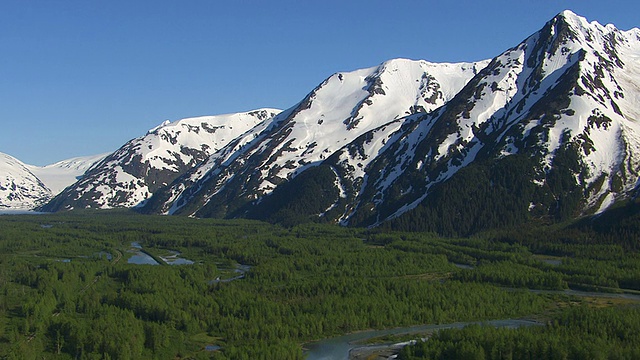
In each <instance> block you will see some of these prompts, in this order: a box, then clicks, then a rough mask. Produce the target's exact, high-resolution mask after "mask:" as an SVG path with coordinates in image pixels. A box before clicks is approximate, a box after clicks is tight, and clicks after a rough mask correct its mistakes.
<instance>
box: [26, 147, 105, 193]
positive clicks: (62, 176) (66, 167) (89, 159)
mask: <svg viewBox="0 0 640 360" xmlns="http://www.w3.org/2000/svg"><path fill="white" fill-rule="evenodd" d="M107 155H109V153H106V154H99V155H90V156H80V157H75V158H71V159H67V160H62V161H58V162H57V163H54V164H51V165H46V166H34V165H27V168H28V169H29V170H30V171H31V172H32V173H33V174H34V175H35V176H37V177H38V179H40V180H41V181H42V182H43V183H44V184H45V185H46V186H47V188H49V190H51V195H52V196H56V195H58V194H59V193H60V192H61V191H62V190H64V189H65V188H66V187H67V186H69V185H71V184H73V183H75V182H76V181H78V179H80V178H81V177H82V176H83V175H84V173H85V172H87V170H89V169H90V168H91V167H92V166H93V165H96V164H97V163H99V162H100V161H102V160H103V159H104V158H105V157H107Z"/></svg>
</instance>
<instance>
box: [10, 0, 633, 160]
mask: <svg viewBox="0 0 640 360" xmlns="http://www.w3.org/2000/svg"><path fill="white" fill-rule="evenodd" d="M639 3H640V2H638V1H631V0H629V1H616V0H610V1H607V2H604V1H591V0H581V1H552V0H536V1H519V0H516V1H513V0H510V1H477V0H476V1H417V0H394V1H391V0H389V1H377V0H368V1H364V0H362V1H360V0H357V1H349V0H342V1H334V0H324V1H300V0H297V1H284V0H274V1H258V0H256V1H251V0H233V1H215V0H208V1H205V0H185V1H177V0H175V1H168V0H153V1H142V0H139V1H135V0H128V1H120V0H109V1H106V0H101V1H98V0H82V1H74V0H28V1H25V0H2V1H1V2H0V49H1V50H0V51H1V53H0V124H1V126H0V152H4V153H7V154H9V155H12V156H14V157H16V158H18V159H20V160H22V161H23V162H26V163H28V164H34V165H45V164H49V163H53V162H55V161H59V160H63V159H67V158H70V157H75V156H82V155H92V154H98V153H104V152H110V151H113V150H116V149H117V148H118V147H120V146H121V145H123V144H124V143H125V142H126V141H128V140H130V139H132V138H134V137H137V136H141V135H143V134H145V132H146V131H147V130H148V129H150V128H152V127H155V126H156V125H158V124H160V123H161V122H162V121H164V120H171V121H174V120H178V119H181V118H185V117H192V116H199V115H215V114H223V113H231V112H239V111H246V110H251V109H255V108H260V107H275V108H282V109H285V108H288V107H290V106H293V105H295V103H297V102H298V101H300V100H301V99H302V98H303V97H304V96H305V95H306V94H307V93H308V92H309V91H311V90H312V89H313V88H314V87H315V86H316V85H318V84H319V83H320V82H322V80H324V79H325V78H326V77H328V76H329V75H331V74H332V73H334V72H338V71H350V70H355V69H359V68H364V67H370V66H375V65H377V64H379V63H381V62H383V61H386V60H389V59H392V58H398V57H403V58H410V59H424V60H429V61H434V62H458V61H474V60H481V59H486V58H491V57H493V56H496V55H498V54H499V53H501V52H502V51H504V50H506V49H508V48H510V47H512V46H515V45H517V44H518V43H519V42H520V41H522V40H524V38H526V37H527V36H529V35H530V34H532V33H533V32H535V31H537V30H538V29H540V28H541V27H542V26H543V25H544V23H545V22H546V21H548V20H549V19H551V18H552V17H553V16H554V15H556V14H557V13H559V12H560V11H562V10H564V9H571V10H573V11H574V12H576V13H577V14H579V15H582V16H585V17H586V18H587V19H588V20H589V21H593V20H597V21H598V22H600V23H602V24H607V23H613V24H615V25H616V26H617V27H618V28H620V29H623V30H627V29H629V28H632V27H640V17H639V16H638V14H640V4H639Z"/></svg>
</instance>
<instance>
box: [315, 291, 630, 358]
mask: <svg viewBox="0 0 640 360" xmlns="http://www.w3.org/2000/svg"><path fill="white" fill-rule="evenodd" d="M529 291H531V292H533V293H538V294H563V295H569V296H580V297H604V298H618V299H627V300H633V301H638V302H640V295H637V294H629V293H602V292H588V291H578V290H559V291H554V290H529ZM471 324H485V325H491V326H495V327H507V328H516V327H521V326H536V325H542V324H541V323H538V322H534V321H530V320H514V319H506V320H491V321H484V322H460V323H452V324H443V325H419V326H411V327H405V328H396V329H386V330H371V331H361V332H356V333H352V334H347V335H343V336H338V337H334V338H329V339H324V340H320V341H315V342H311V343H307V344H305V345H304V348H305V349H306V351H305V354H306V355H307V360H348V359H349V352H350V351H352V350H353V349H362V348H365V347H366V345H363V342H365V341H367V340H369V339H373V338H377V337H381V336H385V335H400V334H420V333H425V332H431V331H434V330H441V329H451V328H463V327H465V326H467V325H471ZM417 337H418V336H416V338H417ZM387 345H392V344H387ZM373 347H375V348H384V346H379V345H375V346H372V348H373Z"/></svg>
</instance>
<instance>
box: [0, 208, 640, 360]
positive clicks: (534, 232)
mask: <svg viewBox="0 0 640 360" xmlns="http://www.w3.org/2000/svg"><path fill="white" fill-rule="evenodd" d="M596 225H597V224H596ZM596 225H593V226H592V225H589V226H586V225H580V224H577V225H575V226H573V227H570V228H560V227H556V228H543V227H539V228H535V227H529V228H527V229H525V230H520V231H501V232H492V233H486V234H482V235H478V236H476V237H472V238H464V239H447V238H440V237H438V236H436V235H433V234H427V233H400V232H385V231H381V230H364V229H353V228H340V227H336V226H331V225H320V224H306V225H298V226H294V227H290V228H283V227H280V226H276V225H270V224H266V223H262V222H257V221H248V220H212V219H191V218H184V217H162V216H144V215H138V214H135V213H132V212H129V211H100V212H95V211H86V212H85V211H82V212H73V213H66V214H51V215H29V216H24V215H13V216H0V291H1V292H2V297H1V298H0V299H1V300H0V358H7V359H35V358H38V359H40V358H48V359H76V358H77V359H94V358H95V359H116V358H118V359H128V358H156V359H167V358H190V359H191V358H213V359H303V358H304V353H303V351H302V345H303V344H304V343H306V342H308V341H311V340H317V339H323V338H326V337H331V336H335V335H341V334H345V333H349V332H353V331H358V330H364V329H382V328H391V327H400V326H409V325H417V324H435V323H451V322H460V321H475V320H489V319H506V318H517V317H528V318H536V319H542V320H544V321H549V322H550V323H551V324H552V326H549V327H535V328H531V329H529V328H525V329H518V330H517V331H519V332H522V335H517V334H520V333H517V334H516V335H511V334H515V333H511V332H509V331H516V330H502V329H501V330H491V331H485V329H482V330H477V329H476V328H474V327H472V328H470V329H468V330H463V331H466V332H468V333H469V334H470V335H469V334H467V333H464V332H463V333H461V334H462V335H458V334H457V333H456V332H454V331H446V332H444V331H443V332H441V333H439V334H438V335H436V337H439V336H442V339H443V340H442V341H443V343H447V342H449V341H453V340H449V338H446V337H445V336H461V337H465V338H473V336H479V335H477V334H483V333H486V334H487V335H486V336H487V339H488V340H487V342H489V341H490V340H491V341H494V342H495V341H503V342H505V343H507V342H508V341H511V340H509V339H510V338H509V337H512V338H513V339H518V338H519V337H520V338H526V337H527V336H531V337H539V338H541V339H546V338H547V337H548V338H549V339H551V338H553V339H556V340H553V341H560V342H562V341H565V340H563V339H567V338H572V336H583V334H584V332H585V331H586V332H587V333H588V334H591V335H590V336H584V338H585V340H584V346H582V345H579V344H578V345H576V346H577V347H576V349H567V351H569V353H570V354H574V353H573V352H571V351H574V350H575V351H578V350H580V351H589V349H591V348H590V347H587V345H588V344H591V345H593V344H599V343H596V342H594V341H590V342H589V339H592V338H599V339H602V340H600V342H605V341H607V340H608V339H612V338H614V335H612V334H615V336H618V338H620V339H621V340H620V342H612V345H611V346H615V345H618V347H617V349H619V351H620V354H621V356H622V357H621V358H625V357H627V358H630V357H633V356H631V355H634V354H635V353H633V351H632V349H631V348H630V347H629V346H627V345H628V344H631V343H632V342H633V341H636V340H637V339H638V333H640V322H639V321H637V320H636V319H638V318H640V315H638V310H637V309H636V308H635V307H634V306H633V304H635V303H634V302H633V301H616V300H599V301H592V300H589V299H584V298H575V297H570V296H568V295H564V294H562V293H555V292H552V291H548V290H550V289H551V290H563V289H566V288H568V287H571V288H582V289H591V290H600V291H609V292H623V291H627V290H625V289H635V290H640V261H639V259H638V253H637V252H636V251H635V250H634V249H633V248H631V247H630V246H628V244H627V242H626V240H624V239H623V240H622V241H621V242H619V243H617V242H616V241H614V240H611V239H610V240H606V241H603V242H598V239H600V238H599V237H598V236H599V235H598V234H605V232H604V231H600V230H599V229H600V228H598V227H597V226H596ZM628 231H630V234H631V233H632V230H628ZM592 235H593V236H595V238H594V237H592ZM603 236H604V235H603ZM559 238H561V239H562V240H561V241H557V240H558V239H559ZM132 242H138V243H140V244H141V245H142V246H143V247H144V249H145V251H147V252H148V253H149V254H152V255H154V256H155V257H157V256H158V255H159V256H164V255H166V254H169V253H170V251H171V250H173V251H179V252H180V253H181V255H180V256H181V257H183V258H187V259H190V260H193V261H194V262H195V263H194V264H193V265H174V266H170V265H166V264H164V265H160V266H151V265H136V264H129V263H128V262H127V260H128V258H129V257H131V256H132V253H131V252H129V250H130V248H131V243H132ZM107 253H108V254H110V255H111V259H108V258H107V256H106V254H107ZM542 255H544V256H542ZM548 259H552V260H554V261H553V262H552V263H548V262H545V260H548ZM240 264H242V265H247V266H248V271H246V273H244V276H239V273H237V272H235V271H234V270H235V269H237V268H238V267H239V265H240ZM244 269H245V270H246V269H247V268H246V267H244ZM530 289H541V290H543V291H540V292H536V291H531V290H530ZM596 306H597V307H598V308H600V307H605V308H606V309H591V308H592V307H593V308H595V307H596ZM629 306H631V307H630V308H629ZM572 316H573V317H572ZM576 318H580V319H582V318H584V324H585V325H584V326H583V327H581V325H580V323H579V322H578V321H577V320H575V319H576ZM609 318H612V319H623V320H624V321H623V320H621V321H622V322H621V323H620V322H616V321H614V320H612V322H613V324H612V325H611V326H608V325H607V324H606V321H605V320H606V319H609ZM567 319H568V320H567ZM574 320H575V321H574ZM600 323H602V332H597V333H594V332H590V331H591V330H588V329H587V330H585V329H586V326H587V325H588V326H600V325H599V324H600ZM621 326H623V327H624V328H625V329H626V330H625V332H624V333H620V331H622V330H621V329H622V327H621ZM440 334H442V335H440ZM622 337H624V338H622ZM434 339H435V338H434ZM500 339H503V340H500ZM470 341H475V340H470ZM514 341H515V340H514ZM540 341H543V340H540ZM545 341H546V340H545ZM549 341H551V340H549ZM616 341H617V340H616ZM625 341H628V342H629V343H628V344H627V343H625ZM565 342H566V341H565ZM427 343H429V342H427ZM434 343H435V342H434ZM635 343H638V342H637V341H636V342H635ZM209 346H211V347H209ZM218 346H219V347H220V348H217V347H218ZM417 346H423V344H418V345H417ZM474 346H475V345H474ZM581 346H582V347H581ZM208 347H209V348H208ZM476 348H477V347H473V349H472V350H470V351H479V350H477V349H476ZM438 349H446V346H445V345H442V346H441V347H440V348H438ZM469 349H471V345H469ZM491 349H492V348H491ZM602 349H608V348H605V347H602ZM406 351H407V352H406V353H404V355H403V356H406V357H407V358H420V356H422V355H420V354H436V353H433V352H430V351H431V350H428V351H427V350H418V349H417V348H408V349H407V350H406ZM438 351H440V350H438ZM443 351H444V350H442V351H441V352H439V353H437V354H445V352H443ZM483 351H484V350H483ZM519 351H525V350H521V349H520V348H518V347H517V344H514V345H513V347H512V352H513V354H517V353H518V352H519ZM536 351H537V350H536ZM446 354H449V353H446ZM487 354H489V353H486V354H485V356H486V355H487ZM425 356H426V355H425ZM428 356H432V355H428ZM434 356H435V355H434ZM438 356H440V355H438ZM451 358H455V357H451ZM514 358H516V357H514Z"/></svg>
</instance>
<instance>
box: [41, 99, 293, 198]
mask: <svg viewBox="0 0 640 360" xmlns="http://www.w3.org/2000/svg"><path fill="white" fill-rule="evenodd" d="M279 112H280V110H275V109H260V110H255V111H250V112H245V113H237V114H228V115H219V116H203V117H196V118H188V119H182V120H179V121H175V122H173V123H172V122H169V121H165V122H164V123H163V124H161V125H160V126H157V127H155V128H153V129H151V130H149V131H148V132H147V134H146V135H144V136H141V137H138V138H135V139H133V140H131V141H129V142H127V143H126V144H125V145H123V146H122V147H121V148H120V149H118V150H116V151H115V152H113V153H112V154H110V155H108V156H107V157H106V158H105V159H104V160H103V161H101V162H100V163H99V164H96V165H95V166H94V167H92V168H91V169H89V171H87V172H86V173H85V174H84V176H83V177H82V178H81V179H79V180H78V181H77V182H76V183H75V184H73V186H71V187H69V188H67V189H65V190H64V191H62V193H60V194H59V195H58V196H56V197H55V198H54V199H53V200H52V201H51V202H49V203H48V204H47V205H45V206H44V207H43V208H42V210H44V211H58V210H63V209H73V208H113V207H133V206H136V205H138V204H140V203H141V202H143V201H144V200H146V199H147V198H149V197H150V196H151V195H152V194H153V192H154V191H156V190H157V189H159V188H161V187H164V186H167V185H169V184H171V182H172V181H173V180H174V179H175V178H177V177H178V176H180V175H182V174H183V173H184V172H186V171H187V170H189V169H191V168H193V167H195V166H197V165H198V164H199V163H200V162H202V161H204V160H206V159H207V158H208V157H209V156H210V155H211V154H213V153H214V152H215V151H217V150H218V149H220V148H221V147H223V146H224V145H226V144H227V143H228V142H230V141H232V140H233V139H235V138H236V137H237V136H238V135H240V134H242V133H244V132H246V131H247V130H250V129H252V128H254V127H255V126H256V125H257V124H259V123H261V122H265V121H269V120H270V119H271V118H273V116H274V115H275V114H277V113H279Z"/></svg>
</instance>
